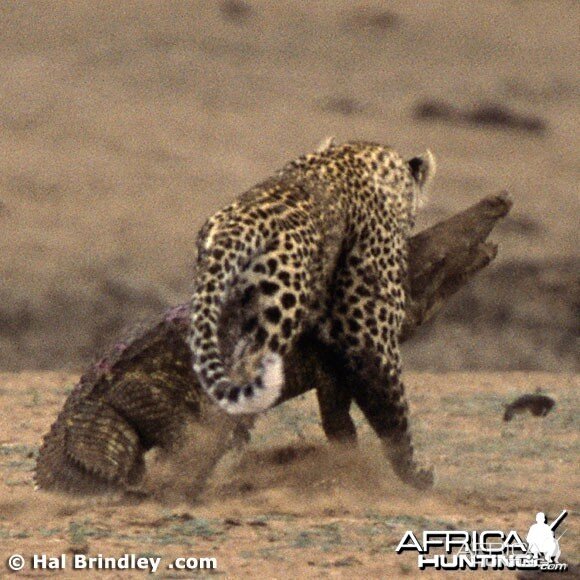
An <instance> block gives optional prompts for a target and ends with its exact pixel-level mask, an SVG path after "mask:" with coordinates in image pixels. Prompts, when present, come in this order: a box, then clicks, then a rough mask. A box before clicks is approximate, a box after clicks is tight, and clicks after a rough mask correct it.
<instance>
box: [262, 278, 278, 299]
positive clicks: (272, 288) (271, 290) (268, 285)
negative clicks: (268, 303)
mask: <svg viewBox="0 0 580 580" xmlns="http://www.w3.org/2000/svg"><path fill="white" fill-rule="evenodd" d="M278 290H280V286H279V285H278V284H276V282H269V281H268V280H262V281H261V282H260V292H262V294H266V296H272V295H273V294H276V292H278Z"/></svg>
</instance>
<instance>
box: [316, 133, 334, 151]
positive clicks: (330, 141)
mask: <svg viewBox="0 0 580 580" xmlns="http://www.w3.org/2000/svg"><path fill="white" fill-rule="evenodd" d="M335 145H336V138H335V137H327V138H326V139H324V141H321V142H320V143H319V144H318V147H317V148H316V153H324V152H325V151H326V150H327V149H330V148H331V147H334V146H335Z"/></svg>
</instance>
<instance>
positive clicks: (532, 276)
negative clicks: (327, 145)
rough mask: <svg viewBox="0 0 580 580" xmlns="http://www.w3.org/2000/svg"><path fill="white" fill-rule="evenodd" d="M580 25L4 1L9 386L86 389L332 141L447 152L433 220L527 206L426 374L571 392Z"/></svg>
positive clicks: (558, 5)
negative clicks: (216, 235)
mask: <svg viewBox="0 0 580 580" xmlns="http://www.w3.org/2000/svg"><path fill="white" fill-rule="evenodd" d="M579 20H580V7H579V5H578V3H577V2H575V1H574V0H551V1H549V2H525V1H517V0H513V1H505V2H497V1H494V0H480V1H477V2H466V1H465V0H430V1H426V2H411V1H409V0H391V1H389V2H388V3H387V2H382V1H365V2H351V1H350V0H332V1H329V2H270V1H267V0H264V1H261V2H260V1H256V2H249V1H248V2H246V3H245V2H244V1H243V0H224V1H215V2H205V1H198V2H186V1H181V0H178V1H171V0H167V1H157V2H150V1H145V0H144V1H140V2H130V1H123V2H118V1H116V0H113V1H111V0H103V1H99V2H94V1H92V0H88V1H83V0H76V1H74V2H68V3H67V2H38V1H29V2H0V368H3V369H6V370H26V369H31V368H35V369H45V370H54V369H61V368H69V369H74V370H79V369H80V368H81V367H82V366H84V364H85V363H86V362H87V361H88V360H89V359H91V358H92V357H93V356H94V355H95V351H96V350H98V349H100V348H101V347H104V346H105V345H106V344H108V343H109V342H111V341H113V340H114V339H115V337H116V335H118V333H119V331H120V329H121V327H123V326H125V325H127V324H133V323H134V322H135V319H136V318H139V317H144V316H148V315H151V314H155V313H156V312H158V311H160V310H162V309H163V307H165V306H166V305H168V304H169V303H176V302H182V301H184V300H186V299H187V295H188V288H189V286H190V283H191V280H190V266H191V263H192V261H193V248H194V238H195V233H196V231H197V228H198V227H199V225H200V224H201V223H202V221H203V220H204V219H205V218H206V217H207V216H208V215H209V214H210V213H211V212H213V211H215V210H217V209H218V208H219V207H221V206H223V205H224V204H225V203H227V202H229V201H231V200H232V199H233V197H234V196H235V195H236V194H237V193H239V192H241V191H244V190H245V189H247V188H248V187H250V186H251V185H253V184H255V183H257V182H258V181H260V180H261V179H263V178H265V177H266V176H268V175H270V174H271V173H272V172H273V171H274V170H275V169H276V168H278V167H280V166H281V165H282V164H283V163H285V162H286V161H287V160H288V159H291V158H293V157H295V156H297V155H299V154H301V153H303V152H304V151H306V150H309V149H312V148H313V147H314V146H316V144H317V143H318V142H319V141H320V140H321V139H323V138H324V137H326V136H328V135H336V136H337V138H338V139H340V140H346V139H353V138H359V139H368V140H377V141H381V142H386V143H390V144H392V145H393V146H395V147H396V148H397V149H399V150H400V151H401V152H402V153H403V154H405V155H409V156H411V155H414V154H416V153H420V152H422V151H424V150H425V149H426V148H430V149H431V150H433V151H434V152H435V154H436V156H437V159H438V175H437V179H436V183H435V186H434V188H433V191H432V194H431V199H430V202H429V204H428V205H427V207H426V210H425V213H424V216H423V218H422V221H421V224H425V223H432V222H433V221H435V220H437V219H441V218H442V217H444V216H447V215H450V214H451V213H452V212H454V211H458V210H459V209H461V208H463V207H466V206H467V205H469V204H471V203H473V202H474V201H476V200H477V199H479V197H481V196H483V195H487V194H491V193H496V192H497V191H499V190H502V189H508V190H509V191H510V193H511V195H512V196H513V198H514V201H515V206H514V209H513V212H512V216H511V217H510V218H509V219H508V220H507V221H506V222H505V223H504V224H502V225H501V226H500V227H499V229H498V232H497V234H496V235H495V239H496V240H497V241H498V242H499V243H500V244H501V248H500V255H499V258H498V261H497V263H496V265H495V266H494V268H495V269H494V270H493V271H492V269H490V271H489V276H491V278H488V274H485V275H484V276H483V277H482V278H480V280H478V281H477V282H476V283H475V284H474V285H473V286H472V291H471V293H470V294H469V296H467V295H465V296H464V299H462V300H458V301H457V302H456V303H455V304H454V305H453V306H452V308H450V309H449V311H448V312H447V313H446V314H445V316H444V317H441V318H439V320H438V322H437V331H436V332H430V333H427V336H425V337H418V338H417V339H416V340H414V341H413V343H412V344H410V345H409V347H408V348H407V353H406V355H407V356H406V360H407V365H408V366H409V368H414V369H415V370H438V371H443V370H463V369H466V368H469V369H474V370H478V369H486V370H517V369H536V370H549V371H553V372H562V371H576V372H578V371H579V370H580V367H579V365H578V357H577V349H578V342H577V328H578V314H577V313H578V294H579V293H578V286H577V280H578V275H577V272H578V271H579V270H580V264H579V262H578V215H579V211H580V204H579V201H578V195H577V192H578V189H577V188H578V179H579V177H580V171H579V168H578V164H577V163H575V160H577V154H578V149H579V134H580V133H579V132H578V130H577V119H578V98H577V97H578V91H577V88H578V82H579V75H578V66H577V58H576V57H575V56H574V55H577V54H578V22H579ZM430 102H435V104H437V105H438V106H439V108H440V109H441V108H443V111H444V112H445V110H446V109H445V107H447V108H448V109H449V108H450V109H451V114H435V113H434V112H432V113H431V114H427V115H425V110H426V108H425V106H423V105H424V104H425V103H427V104H428V103H430ZM485 107H487V108H485ZM490 107H491V108H490ZM498 107H501V108H503V109H505V111H507V112H508V113H507V114H506V113H504V114H502V113H501V110H498V109H497V108H498ZM431 108H432V109H433V107H431ZM435 109H437V107H435ZM456 109H458V110H459V111H460V114H457V112H455V111H456ZM427 110H428V107H427ZM418 111H419V112H421V115H420V116H419V117H418V116H417V112H418ZM461 111H463V113H461ZM435 112H436V111H435ZM514 115H516V116H515V117H514ZM520 117H523V122H522V120H519V121H518V119H519V118H520ZM474 353H475V354H474Z"/></svg>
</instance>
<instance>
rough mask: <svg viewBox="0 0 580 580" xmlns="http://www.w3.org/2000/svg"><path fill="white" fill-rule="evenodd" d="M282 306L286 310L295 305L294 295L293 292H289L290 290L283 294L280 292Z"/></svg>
mask: <svg viewBox="0 0 580 580" xmlns="http://www.w3.org/2000/svg"><path fill="white" fill-rule="evenodd" d="M282 306H283V307H284V308H285V309H286V310H288V309H289V308H293V307H294V306H296V296H295V295H294V294H291V293H290V292H286V293H285V294H282Z"/></svg>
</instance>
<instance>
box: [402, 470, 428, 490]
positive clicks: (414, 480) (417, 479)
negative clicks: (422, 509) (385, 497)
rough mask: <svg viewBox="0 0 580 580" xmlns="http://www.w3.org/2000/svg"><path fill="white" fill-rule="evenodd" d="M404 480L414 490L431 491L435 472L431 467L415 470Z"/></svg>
mask: <svg viewBox="0 0 580 580" xmlns="http://www.w3.org/2000/svg"><path fill="white" fill-rule="evenodd" d="M404 480H405V481H406V482H407V483H409V484H410V485H412V486H413V487H414V488H416V489H420V490H424V489H431V488H432V487H433V484H434V483H435V472H434V471H433V468H432V467H430V468H425V467H422V468H416V469H414V470H413V471H412V472H410V473H409V474H408V475H407V477H405V478H404Z"/></svg>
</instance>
